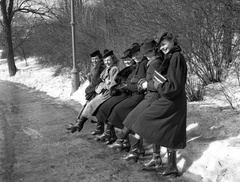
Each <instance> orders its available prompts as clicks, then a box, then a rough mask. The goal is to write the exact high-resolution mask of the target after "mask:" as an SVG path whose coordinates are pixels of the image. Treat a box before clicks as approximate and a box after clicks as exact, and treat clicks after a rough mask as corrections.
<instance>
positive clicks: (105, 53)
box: [103, 49, 113, 59]
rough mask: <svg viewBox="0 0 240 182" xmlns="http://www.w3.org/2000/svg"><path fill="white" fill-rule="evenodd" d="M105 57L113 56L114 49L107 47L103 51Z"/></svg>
mask: <svg viewBox="0 0 240 182" xmlns="http://www.w3.org/2000/svg"><path fill="white" fill-rule="evenodd" d="M103 53H104V54H103V59H105V58H107V57H108V56H112V55H113V50H111V51H109V50H108V49H105V50H104V51H103Z"/></svg>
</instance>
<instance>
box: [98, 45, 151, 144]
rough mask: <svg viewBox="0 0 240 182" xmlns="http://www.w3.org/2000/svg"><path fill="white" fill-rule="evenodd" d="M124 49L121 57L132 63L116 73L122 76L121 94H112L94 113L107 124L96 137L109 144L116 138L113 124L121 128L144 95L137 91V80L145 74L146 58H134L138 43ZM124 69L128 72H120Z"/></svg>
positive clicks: (125, 61)
mask: <svg viewBox="0 0 240 182" xmlns="http://www.w3.org/2000/svg"><path fill="white" fill-rule="evenodd" d="M126 51H127V52H128V54H127V53H126ZM126 51H125V52H124V53H125V56H124V57H122V59H124V63H125V64H126V65H127V64H129V61H130V62H132V63H131V64H132V65H131V66H128V67H126V68H125V69H123V70H122V71H120V72H119V73H118V76H120V75H121V77H122V78H123V79H121V82H120V84H119V86H120V87H121V89H120V90H121V95H119V96H114V97H112V98H110V99H109V100H107V101H106V102H104V103H103V104H102V105H101V106H100V108H99V110H98V112H97V114H96V117H97V119H98V121H99V122H105V123H106V125H107V130H106V131H105V133H104V134H103V135H101V136H99V137H98V139H99V140H101V141H105V139H107V141H106V143H107V144H111V143H112V142H114V141H115V140H116V136H115V135H112V133H113V134H114V133H115V132H114V126H115V125H117V127H118V128H121V129H122V128H123V124H122V121H123V120H124V119H125V117H126V116H127V114H128V113H129V112H130V111H131V110H132V109H133V108H134V107H135V106H136V105H137V104H138V103H139V102H141V100H142V99H143V97H144V93H143V92H138V89H137V82H138V81H139V80H140V79H141V78H145V76H146V70H147V67H146V64H147V59H144V58H143V57H142V56H138V58H137V59H136V55H137V53H138V52H139V51H140V45H139V44H138V45H134V46H133V47H132V48H131V49H128V50H126ZM132 57H133V59H132ZM133 60H135V61H133ZM125 70H128V71H127V72H128V74H121V73H122V72H126V71H125ZM109 138H110V140H109ZM111 139H113V140H111Z"/></svg>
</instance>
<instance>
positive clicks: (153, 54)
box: [145, 50, 155, 60]
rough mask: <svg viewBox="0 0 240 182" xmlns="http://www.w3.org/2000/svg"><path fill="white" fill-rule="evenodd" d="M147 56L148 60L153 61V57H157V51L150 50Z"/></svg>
mask: <svg viewBox="0 0 240 182" xmlns="http://www.w3.org/2000/svg"><path fill="white" fill-rule="evenodd" d="M145 56H146V57H147V59H148V60H149V59H151V58H152V57H153V56H155V51H154V50H150V51H148V52H147V53H145Z"/></svg>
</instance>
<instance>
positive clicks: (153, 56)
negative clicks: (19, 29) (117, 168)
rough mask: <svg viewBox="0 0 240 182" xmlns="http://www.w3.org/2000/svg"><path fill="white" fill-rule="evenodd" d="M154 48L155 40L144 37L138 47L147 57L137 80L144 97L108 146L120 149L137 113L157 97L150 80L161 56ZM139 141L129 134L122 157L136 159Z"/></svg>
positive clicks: (140, 141) (139, 146)
mask: <svg viewBox="0 0 240 182" xmlns="http://www.w3.org/2000/svg"><path fill="white" fill-rule="evenodd" d="M155 48H156V41H155V40H154V39H146V40H145V41H144V43H143V45H142V46H141V48H140V51H141V53H142V54H143V55H145V56H146V57H147V59H148V63H147V73H146V77H145V78H144V79H141V80H139V81H138V89H139V90H141V91H146V95H145V96H144V99H143V100H142V101H141V102H140V103H139V104H138V105H137V106H136V107H135V108H134V109H133V110H132V111H131V112H130V113H129V114H128V115H127V117H126V118H125V120H124V121H123V125H124V128H123V130H122V134H121V135H120V137H119V138H118V139H117V141H116V142H115V143H113V144H112V145H110V146H109V147H110V148H113V149H120V150H121V149H122V148H123V147H124V140H125V139H127V137H128V135H129V134H130V133H131V131H132V125H133V124H134V122H135V121H136V119H137V117H138V115H139V114H141V112H143V110H145V109H146V108H147V107H148V106H149V105H150V104H151V103H152V102H153V101H154V100H156V99H157V98H158V97H159V93H158V92H157V90H156V88H155V87H154V85H153V82H152V76H153V75H152V74H153V73H154V70H157V69H158V68H159V66H160V64H161V62H162V60H163V58H162V57H161V56H160V54H157V52H156V49H155ZM113 121H114V119H113ZM136 137H137V138H136ZM141 143H142V139H141V138H140V137H139V136H137V135H135V137H134V136H131V135H130V144H131V149H130V152H129V153H128V155H127V156H126V157H124V159H125V160H134V161H137V160H138V158H139V155H140V154H141V152H140V151H142V150H140V149H141ZM159 155H160V153H159Z"/></svg>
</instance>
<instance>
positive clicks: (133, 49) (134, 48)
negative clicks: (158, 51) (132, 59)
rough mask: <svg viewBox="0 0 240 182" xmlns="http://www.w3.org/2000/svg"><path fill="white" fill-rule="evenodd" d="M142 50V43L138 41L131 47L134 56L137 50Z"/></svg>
mask: <svg viewBox="0 0 240 182" xmlns="http://www.w3.org/2000/svg"><path fill="white" fill-rule="evenodd" d="M139 51H140V45H139V44H138V43H134V44H133V46H132V49H131V54H132V56H134V54H136V53H137V52H139Z"/></svg>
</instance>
